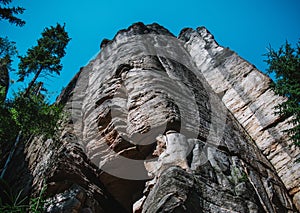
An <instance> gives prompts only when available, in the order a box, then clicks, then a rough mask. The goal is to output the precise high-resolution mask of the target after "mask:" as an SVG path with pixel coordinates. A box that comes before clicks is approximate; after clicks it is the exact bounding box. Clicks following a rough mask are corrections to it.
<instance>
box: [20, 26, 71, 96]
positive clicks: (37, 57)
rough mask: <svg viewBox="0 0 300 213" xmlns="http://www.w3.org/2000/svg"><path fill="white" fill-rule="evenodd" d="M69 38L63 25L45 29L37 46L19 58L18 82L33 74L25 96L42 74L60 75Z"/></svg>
mask: <svg viewBox="0 0 300 213" xmlns="http://www.w3.org/2000/svg"><path fill="white" fill-rule="evenodd" d="M69 41H70V38H69V36H68V33H67V32H66V31H65V25H60V24H57V25H56V26H55V27H53V26H51V27H50V28H46V29H45V30H44V31H43V33H42V37H41V38H40V39H38V41H37V43H38V44H37V45H36V46H34V47H32V48H30V49H28V51H27V54H26V55H25V56H20V57H19V58H20V63H19V70H18V73H17V74H18V76H19V80H18V81H24V78H25V77H28V76H29V75H30V74H34V77H33V79H32V80H31V81H30V83H29V85H28V87H27V89H26V91H25V96H27V95H28V93H29V92H30V90H31V88H32V87H33V85H34V83H35V81H36V80H37V78H38V77H39V76H40V74H41V73H42V72H44V73H45V74H46V75H52V74H53V73H54V74H57V75H59V74H60V71H61V69H62V65H61V58H62V57H64V55H65V54H66V52H65V48H66V46H67V44H68V43H69Z"/></svg>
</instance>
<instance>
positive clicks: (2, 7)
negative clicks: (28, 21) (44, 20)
mask: <svg viewBox="0 0 300 213" xmlns="http://www.w3.org/2000/svg"><path fill="white" fill-rule="evenodd" d="M11 1H12V0H0V19H4V20H7V21H8V22H9V23H11V24H15V25H16V26H23V25H24V24H25V21H24V20H22V19H20V18H18V17H16V15H19V14H23V13H24V11H25V9H24V8H23V7H9V6H8V5H9V4H10V3H11Z"/></svg>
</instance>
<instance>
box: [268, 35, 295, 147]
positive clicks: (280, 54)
mask: <svg viewBox="0 0 300 213" xmlns="http://www.w3.org/2000/svg"><path fill="white" fill-rule="evenodd" d="M265 55H266V56H267V60H265V61H266V62H267V64H268V65H269V68H268V70H267V71H268V73H269V74H275V77H276V81H275V82H273V84H272V87H273V89H274V91H275V93H276V94H278V95H281V96H285V97H287V98H288V100H287V101H286V102H284V103H282V104H279V105H278V106H277V107H276V109H277V111H276V113H277V114H279V115H281V116H284V117H290V116H293V118H292V120H291V121H290V123H292V124H293V126H294V127H293V128H291V129H288V130H286V132H287V133H288V134H289V135H290V138H291V139H292V140H293V141H294V144H296V145H298V146H300V40H299V42H298V43H297V44H296V47H295V48H293V47H292V45H291V44H289V43H288V42H286V43H285V45H283V46H282V47H280V48H279V50H278V51H275V50H274V49H272V48H271V47H270V48H269V52H268V53H267V54H265Z"/></svg>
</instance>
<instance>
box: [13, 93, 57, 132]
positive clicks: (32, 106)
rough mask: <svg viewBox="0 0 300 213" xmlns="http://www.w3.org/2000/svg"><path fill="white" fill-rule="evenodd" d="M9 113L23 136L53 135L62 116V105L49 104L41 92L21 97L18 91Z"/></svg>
mask: <svg viewBox="0 0 300 213" xmlns="http://www.w3.org/2000/svg"><path fill="white" fill-rule="evenodd" d="M9 114H10V116H11V118H12V120H13V121H14V123H15V124H16V126H17V127H18V129H19V130H21V131H22V133H23V136H30V135H44V136H46V137H53V136H54V133H55V131H56V127H57V123H58V121H59V120H60V119H61V117H62V106H60V105H57V104H53V105H50V104H49V103H47V102H46V101H45V98H44V96H43V95H41V94H39V95H32V96H30V97H23V96H22V93H20V94H18V95H16V97H15V99H14V102H13V103H12V104H11V107H10V108H9Z"/></svg>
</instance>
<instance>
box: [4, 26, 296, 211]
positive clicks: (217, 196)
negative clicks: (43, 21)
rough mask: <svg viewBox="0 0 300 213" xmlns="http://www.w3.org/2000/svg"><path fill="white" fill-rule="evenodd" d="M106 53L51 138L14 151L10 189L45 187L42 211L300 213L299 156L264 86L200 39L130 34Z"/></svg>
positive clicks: (240, 63)
mask: <svg viewBox="0 0 300 213" xmlns="http://www.w3.org/2000/svg"><path fill="white" fill-rule="evenodd" d="M101 48H102V49H101V52H100V53H99V54H98V56H97V57H96V58H95V59H94V60H92V61H91V62H90V63H89V64H88V65H87V66H86V67H84V68H82V69H81V70H80V72H79V73H78V74H77V75H76V76H75V77H74V79H73V80H72V81H71V83H70V84H69V85H68V87H67V88H66V89H65V91H63V93H62V94H61V96H60V97H59V100H58V101H60V102H63V103H65V106H66V107H65V108H66V111H67V112H68V119H66V121H64V122H63V123H62V124H61V130H60V132H59V133H58V136H57V138H53V139H47V140H44V139H42V138H35V139H34V140H32V141H30V142H29V143H27V144H26V145H25V146H24V148H23V149H22V148H20V149H21V151H20V152H19V153H21V154H18V155H17V156H16V157H19V158H22V156H23V158H24V159H25V161H24V162H25V163H23V164H22V165H18V163H17V161H13V163H12V164H11V165H10V167H9V168H10V169H8V171H9V172H7V174H6V178H7V179H8V181H10V182H11V184H12V185H13V186H14V188H16V189H17V188H18V187H19V188H25V190H24V194H31V196H35V195H37V194H38V193H39V192H40V190H41V189H42V187H43V186H44V185H47V189H46V191H45V196H46V197H47V204H46V209H47V212H136V213H137V212H145V213H146V212H147V213H148V212H149V213H150V212H151V213H152V212H280V213H281V212H296V211H297V210H296V208H295V207H297V208H298V210H299V209H300V201H299V197H300V196H299V193H300V191H299V190H300V188H299V186H300V174H299V163H298V164H297V163H296V162H294V160H295V159H296V158H297V157H299V153H300V151H299V149H297V148H296V147H291V148H290V147H289V145H290V142H289V141H288V139H287V136H286V135H284V134H283V133H282V132H281V130H283V129H286V128H288V127H289V126H288V124H287V121H286V120H283V119H282V118H279V117H276V116H275V115H274V114H273V106H275V105H276V104H277V103H279V102H281V101H283V98H281V97H278V96H275V95H274V94H273V92H272V91H271V90H270V89H269V83H270V79H269V78H268V77H267V76H265V75H264V74H262V73H261V72H259V71H258V70H256V69H255V67H254V66H253V65H251V64H249V63H248V62H246V61H245V60H243V59H241V58H240V57H239V56H238V55H237V54H235V53H234V52H232V51H230V50H229V49H226V48H223V47H221V46H219V45H218V44H217V43H216V42H215V41H214V39H213V36H212V35H211V34H210V33H209V32H208V31H207V30H206V29H205V28H198V29H197V30H192V29H184V30H182V32H181V33H180V35H179V37H178V38H176V37H175V36H174V35H172V34H171V33H170V32H169V31H168V30H166V29H165V28H163V27H161V26H159V25H157V24H152V25H144V24H142V23H136V24H134V25H132V26H130V27H129V28H128V29H126V30H121V31H119V32H118V33H117V35H116V36H115V37H114V39H113V40H111V41H110V40H107V39H105V40H104V41H103V42H102V43H101ZM22 150H23V151H22ZM22 153H23V154H22ZM20 156H21V157H20ZM16 170H17V171H18V172H17V174H18V175H13V174H16ZM9 177H10V178H9ZM11 177H13V178H11ZM21 177H22V178H21ZM25 186H26V187H25Z"/></svg>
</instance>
